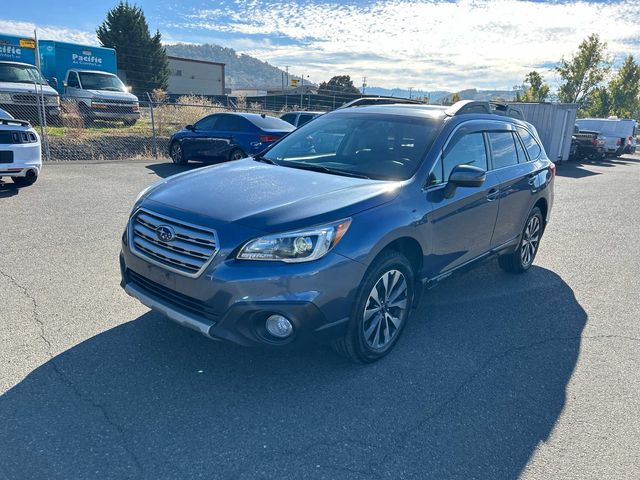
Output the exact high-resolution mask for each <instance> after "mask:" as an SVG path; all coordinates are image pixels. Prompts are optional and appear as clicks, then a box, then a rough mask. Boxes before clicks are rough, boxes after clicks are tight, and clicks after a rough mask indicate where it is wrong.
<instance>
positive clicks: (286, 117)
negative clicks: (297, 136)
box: [280, 113, 296, 125]
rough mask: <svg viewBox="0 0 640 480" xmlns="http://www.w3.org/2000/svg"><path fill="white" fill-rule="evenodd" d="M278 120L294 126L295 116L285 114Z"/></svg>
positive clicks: (293, 114)
mask: <svg viewBox="0 0 640 480" xmlns="http://www.w3.org/2000/svg"><path fill="white" fill-rule="evenodd" d="M280 120H284V121H285V122H288V123H290V124H291V125H295V124H296V114H295V113H285V114H284V115H283V116H281V117H280Z"/></svg>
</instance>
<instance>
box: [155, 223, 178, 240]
mask: <svg viewBox="0 0 640 480" xmlns="http://www.w3.org/2000/svg"><path fill="white" fill-rule="evenodd" d="M156 236H157V237H158V240H160V241H161V242H170V241H171V240H173V239H174V238H176V231H175V230H174V229H173V228H171V227H170V226H169V225H159V226H158V227H157V228H156Z"/></svg>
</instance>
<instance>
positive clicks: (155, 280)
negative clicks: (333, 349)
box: [120, 245, 366, 346]
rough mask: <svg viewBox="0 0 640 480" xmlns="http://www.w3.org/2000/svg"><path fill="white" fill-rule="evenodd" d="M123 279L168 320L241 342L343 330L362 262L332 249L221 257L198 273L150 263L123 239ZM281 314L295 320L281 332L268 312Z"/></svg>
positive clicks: (303, 338)
mask: <svg viewBox="0 0 640 480" xmlns="http://www.w3.org/2000/svg"><path fill="white" fill-rule="evenodd" d="M120 267H121V273H122V283H121V286H122V287H123V288H124V290H125V292H126V293H127V294H129V295H130V296H132V297H134V298H137V299H138V300H139V301H140V302H142V303H143V304H145V305H147V306H148V307H149V308H151V309H153V310H155V311H157V312H159V313H161V314H163V315H164V316H166V317H167V318H169V319H170V320H173V321H174V322H176V323H178V324H180V325H183V326H186V327H188V328H191V329H193V330H196V331H198V332H200V333H201V334H203V335H205V336H207V337H209V338H212V339H224V340H228V341H231V342H234V343H237V344H240V345H245V346H251V345H273V346H281V345H288V344H292V343H295V344H300V343H307V342H309V341H326V340H329V339H331V338H335V337H337V336H339V335H342V334H344V331H345V329H346V326H347V323H348V320H349V317H350V313H351V308H352V305H353V301H354V299H355V295H356V292H357V288H358V286H359V284H360V281H361V279H362V278H363V276H364V273H365V269H366V268H365V266H364V265H362V264H360V263H358V262H355V261H353V260H350V259H347V258H345V257H342V256H341V255H338V254H336V253H329V254H328V255H327V256H326V257H324V258H322V259H320V260H317V261H314V262H309V263H303V264H279V263H277V262H250V261H243V262H242V261H237V260H222V261H218V262H213V264H212V265H211V266H210V267H208V268H207V270H205V272H204V273H203V274H202V275H201V276H199V277H198V278H195V279H193V278H187V277H184V276H182V275H180V274H175V273H171V272H168V271H166V270H164V269H162V268H161V267H157V266H154V265H151V264H149V263H147V262H146V261H144V260H143V259H141V258H139V257H138V256H136V255H133V254H132V253H131V252H130V251H129V249H128V247H127V246H126V245H123V250H122V253H121V256H120ZM273 314H279V315H284V316H285V317H287V318H288V319H289V320H290V321H291V322H292V323H293V326H294V333H293V334H292V335H291V336H290V337H288V338H287V339H285V340H279V339H276V338H275V337H272V336H270V335H269V334H268V333H267V332H266V330H265V328H264V322H265V320H266V318H267V317H268V316H270V315H273Z"/></svg>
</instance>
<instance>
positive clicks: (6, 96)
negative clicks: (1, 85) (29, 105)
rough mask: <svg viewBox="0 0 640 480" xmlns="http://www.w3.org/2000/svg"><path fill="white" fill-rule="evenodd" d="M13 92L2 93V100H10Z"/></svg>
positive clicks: (0, 98) (0, 100)
mask: <svg viewBox="0 0 640 480" xmlns="http://www.w3.org/2000/svg"><path fill="white" fill-rule="evenodd" d="M10 101H11V94H9V93H0V102H10Z"/></svg>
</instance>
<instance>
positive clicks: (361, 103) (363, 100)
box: [338, 97, 422, 109]
mask: <svg viewBox="0 0 640 480" xmlns="http://www.w3.org/2000/svg"><path fill="white" fill-rule="evenodd" d="M396 103H402V104H411V105H419V104H421V103H422V102H418V101H417V100H410V99H408V98H400V97H360V98H356V99H355V100H352V101H350V102H348V103H345V104H344V105H341V106H340V107H338V109H341V108H349V107H365V106H369V105H391V104H396Z"/></svg>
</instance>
